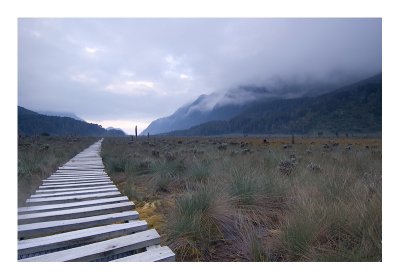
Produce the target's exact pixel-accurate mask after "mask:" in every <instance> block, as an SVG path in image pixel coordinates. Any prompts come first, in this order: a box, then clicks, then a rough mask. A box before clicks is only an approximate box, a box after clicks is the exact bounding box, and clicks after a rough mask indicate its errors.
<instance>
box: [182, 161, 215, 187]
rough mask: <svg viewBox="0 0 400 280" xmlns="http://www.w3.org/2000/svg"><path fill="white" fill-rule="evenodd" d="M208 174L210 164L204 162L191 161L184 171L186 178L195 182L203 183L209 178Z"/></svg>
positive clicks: (209, 172)
mask: <svg viewBox="0 0 400 280" xmlns="http://www.w3.org/2000/svg"><path fill="white" fill-rule="evenodd" d="M210 174H211V170H210V162H208V161H204V160H202V161H198V160H195V161H193V162H192V164H191V165H190V167H189V168H188V169H187V171H186V176H187V177H188V178H189V179H190V180H193V181H196V182H205V181H206V180H207V179H208V178H209V177H210Z"/></svg>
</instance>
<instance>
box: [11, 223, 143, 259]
mask: <svg viewBox="0 0 400 280" xmlns="http://www.w3.org/2000/svg"><path fill="white" fill-rule="evenodd" d="M144 230H147V223H146V221H132V222H130V223H125V224H113V225H106V226H100V227H93V228H87V229H81V230H75V231H70V232H65V233H60V234H55V235H50V236H45V237H38V238H32V239H27V240H21V241H19V242H18V254H19V255H25V254H32V253H37V252H43V251H47V250H53V249H59V248H63V247H66V246H71V245H74V246H76V245H80V246H82V245H86V244H88V243H93V242H99V241H103V240H107V239H110V238H115V237H119V236H123V235H127V234H132V233H135V232H139V231H144Z"/></svg>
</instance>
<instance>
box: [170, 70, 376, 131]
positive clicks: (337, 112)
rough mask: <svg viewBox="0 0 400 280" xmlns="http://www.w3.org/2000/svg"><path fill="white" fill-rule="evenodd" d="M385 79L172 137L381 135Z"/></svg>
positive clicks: (266, 106)
mask: <svg viewBox="0 0 400 280" xmlns="http://www.w3.org/2000/svg"><path fill="white" fill-rule="evenodd" d="M381 130H382V75H381V74H379V75H376V76H374V77H371V78H369V79H366V80H363V81H361V82H358V83H355V84H353V85H350V86H346V87H343V88H340V89H338V90H335V91H333V92H330V93H327V94H324V95H320V96H317V97H302V98H296V99H280V100H275V101H272V102H271V101H270V100H268V101H266V102H262V101H260V102H258V103H257V104H255V105H253V106H251V107H250V108H248V109H247V110H245V111H244V112H242V113H240V114H239V115H237V116H236V117H234V118H232V119H230V120H229V121H215V122H208V123H204V124H201V125H198V126H195V127H192V128H190V129H188V130H181V131H174V132H171V133H169V134H171V135H217V134H230V133H245V134H270V133H271V134H292V133H296V134H309V133H315V132H317V131H323V132H331V133H335V132H339V133H347V132H349V133H350V132H352V133H379V132H381Z"/></svg>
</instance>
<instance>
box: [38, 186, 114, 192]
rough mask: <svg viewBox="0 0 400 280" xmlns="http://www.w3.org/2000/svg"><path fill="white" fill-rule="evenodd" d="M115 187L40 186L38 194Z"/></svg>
mask: <svg viewBox="0 0 400 280" xmlns="http://www.w3.org/2000/svg"><path fill="white" fill-rule="evenodd" d="M111 186H112V187H115V186H114V185H107V186H94V187H81V188H78V187H76V188H59V189H46V188H44V189H43V188H39V189H38V190H37V191H36V194H44V193H58V192H68V191H84V190H100V189H105V188H110V187H111Z"/></svg>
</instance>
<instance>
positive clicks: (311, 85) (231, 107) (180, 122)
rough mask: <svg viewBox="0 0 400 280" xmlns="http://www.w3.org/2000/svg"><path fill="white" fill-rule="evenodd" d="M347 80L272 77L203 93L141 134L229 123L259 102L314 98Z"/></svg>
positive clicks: (155, 122)
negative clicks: (254, 82)
mask: <svg viewBox="0 0 400 280" xmlns="http://www.w3.org/2000/svg"><path fill="white" fill-rule="evenodd" d="M348 80H349V79H348V78H347V79H344V78H340V79H334V81H321V80H317V79H310V78H307V79H280V78H276V79H274V80H271V81H268V82H267V83H266V84H267V85H241V86H238V87H236V88H231V89H228V90H226V91H225V92H214V93H212V94H208V95H206V94H203V95H200V96H199V97H198V98H197V99H196V100H195V101H194V102H192V103H190V104H187V105H185V106H183V107H181V108H179V109H178V110H177V111H176V112H175V113H173V114H172V115H170V116H168V117H164V118H160V119H157V120H155V121H153V122H152V123H151V124H150V125H149V126H148V127H147V128H146V129H145V130H144V131H143V132H142V135H146V134H147V133H148V132H149V133H150V134H161V133H168V132H171V131H175V130H184V129H189V128H190V127H193V126H196V125H200V124H202V123H206V122H210V121H224V120H229V119H231V118H233V117H235V116H237V115H239V114H241V113H243V112H244V111H246V110H249V108H252V107H253V106H255V105H257V104H258V103H259V102H263V103H268V102H271V101H274V100H277V99H293V98H297V97H300V96H308V97H315V96H318V95H321V94H324V93H327V92H329V91H332V90H333V89H335V88H338V87H339V86H342V85H344V84H346V82H348Z"/></svg>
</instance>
